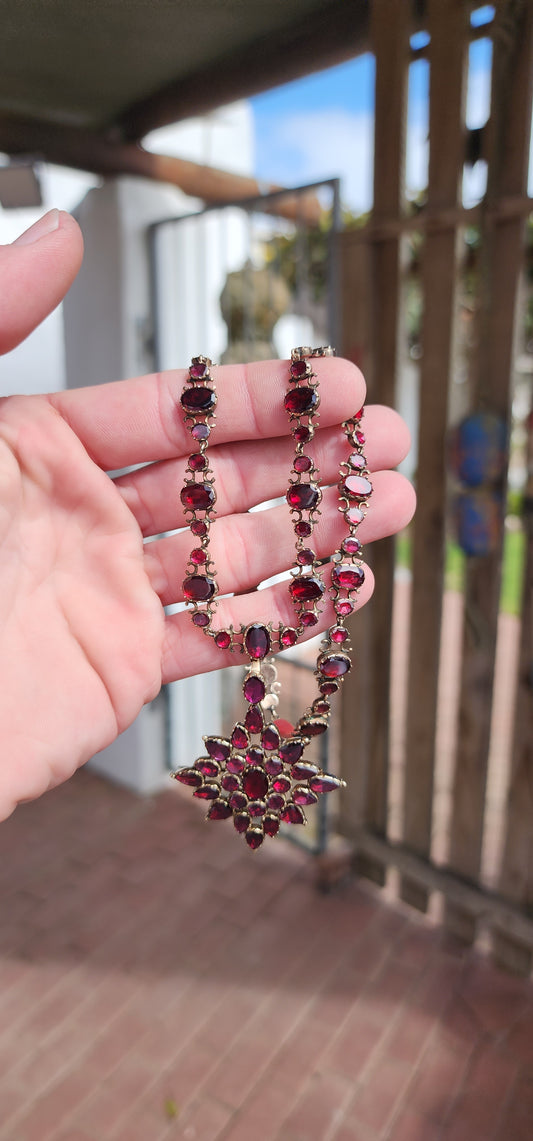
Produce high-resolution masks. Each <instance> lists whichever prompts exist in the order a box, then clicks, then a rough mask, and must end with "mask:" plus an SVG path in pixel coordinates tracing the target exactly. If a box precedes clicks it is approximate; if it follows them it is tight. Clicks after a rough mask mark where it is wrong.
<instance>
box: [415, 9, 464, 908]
mask: <svg viewBox="0 0 533 1141" xmlns="http://www.w3.org/2000/svg"><path fill="white" fill-rule="evenodd" d="M428 31H429V33H430V36H431V41H430V46H429V64H430V98H429V181H428V206H427V209H428V213H429V215H431V214H432V212H433V211H449V212H450V213H451V215H452V217H453V212H454V211H455V209H456V207H457V205H458V198H459V192H460V185H461V176H462V170H463V151H464V137H463V130H464V129H463V114H464V102H465V65H466V58H467V49H468V12H467V11H466V9H465V6H464V3H463V0H429V3H428ZM457 243H458V233H457V225H456V222H455V221H451V222H450V224H449V225H448V226H447V227H444V226H442V227H440V228H438V229H437V228H433V227H431V228H428V230H427V233H426V238H425V245H424V250H423V263H422V288H423V326H422V346H423V353H422V361H421V368H420V418H419V432H418V471H417V498H418V503H417V511H416V515H415V518H414V521H413V586H412V600H411V634H410V642H409V645H410V653H409V690H408V706H407V733H406V750H405V757H406V761H405V765H406V769H405V796H404V804H405V810H404V833H403V836H404V843H405V844H406V846H407V847H408V848H410V849H412V851H414V852H416V853H418V854H419V855H421V856H424V857H426V858H428V857H429V853H430V847H431V823H432V810H433V779H434V767H435V741H436V723H437V693H438V678H439V657H440V632H441V614H442V592H443V589H444V557H445V528H446V483H447V480H446V435H447V429H448V391H449V386H450V372H451V367H452V345H453V328H454V324H455V291H456V281H457V254H458V248H457ZM400 894H401V896H402V898H403V899H404V900H405V901H406V902H407V903H410V904H412V905H413V906H415V907H418V908H419V909H420V910H421V911H425V909H426V906H427V893H426V891H425V889H424V888H421V887H420V884H419V883H418V882H412V881H410V880H409V879H408V878H404V879H403V880H402V884H401V887H400Z"/></svg>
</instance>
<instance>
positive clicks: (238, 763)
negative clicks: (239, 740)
mask: <svg viewBox="0 0 533 1141" xmlns="http://www.w3.org/2000/svg"><path fill="white" fill-rule="evenodd" d="M226 768H227V770H228V772H229V773H235V774H236V775H237V776H239V775H240V773H242V770H243V769H244V761H243V759H242V757H236V756H233V757H228V759H227V761H226Z"/></svg>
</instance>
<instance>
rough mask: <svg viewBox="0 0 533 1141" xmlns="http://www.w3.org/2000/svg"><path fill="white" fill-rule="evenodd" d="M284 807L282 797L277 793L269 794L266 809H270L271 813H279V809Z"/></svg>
mask: <svg viewBox="0 0 533 1141" xmlns="http://www.w3.org/2000/svg"><path fill="white" fill-rule="evenodd" d="M284 806H285V801H284V799H283V797H282V796H280V794H279V792H273V793H271V795H270V796H269V798H268V800H267V808H270V810H271V812H281V809H282V808H284Z"/></svg>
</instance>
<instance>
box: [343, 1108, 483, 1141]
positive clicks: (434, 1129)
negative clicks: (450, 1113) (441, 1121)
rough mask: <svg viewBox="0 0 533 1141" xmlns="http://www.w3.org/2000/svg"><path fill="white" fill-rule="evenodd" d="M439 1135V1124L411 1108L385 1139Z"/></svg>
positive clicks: (435, 1140) (423, 1139)
mask: <svg viewBox="0 0 533 1141" xmlns="http://www.w3.org/2000/svg"><path fill="white" fill-rule="evenodd" d="M440 1137H441V1130H440V1125H436V1124H434V1123H433V1122H431V1121H429V1120H428V1118H427V1117H423V1116H422V1115H421V1114H420V1113H416V1111H414V1110H412V1109H405V1110H404V1111H403V1113H402V1114H401V1115H400V1117H399V1118H398V1120H397V1121H396V1123H395V1125H394V1128H393V1129H392V1131H391V1132H390V1134H389V1135H388V1137H387V1141H440ZM335 1141H337V1139H336V1138H335ZM470 1141H486V1139H484V1138H479V1139H477V1138H474V1137H472V1138H470Z"/></svg>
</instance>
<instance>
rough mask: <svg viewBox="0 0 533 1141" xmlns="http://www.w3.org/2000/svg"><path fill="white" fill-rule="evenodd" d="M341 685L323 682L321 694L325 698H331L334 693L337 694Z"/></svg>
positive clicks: (320, 687)
mask: <svg viewBox="0 0 533 1141" xmlns="http://www.w3.org/2000/svg"><path fill="white" fill-rule="evenodd" d="M338 688H339V683H338V682H336V681H321V682H320V685H319V689H320V692H321V693H323V694H324V697H331V695H332V694H333V693H337V690H338Z"/></svg>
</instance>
